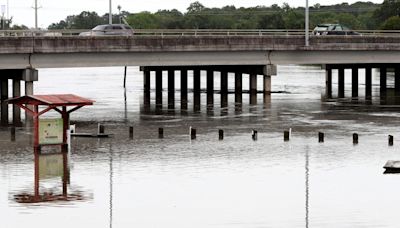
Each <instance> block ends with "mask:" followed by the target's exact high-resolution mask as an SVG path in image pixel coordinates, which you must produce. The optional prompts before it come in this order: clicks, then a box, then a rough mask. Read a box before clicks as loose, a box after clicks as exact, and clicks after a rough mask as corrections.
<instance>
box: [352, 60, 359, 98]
mask: <svg viewBox="0 0 400 228" xmlns="http://www.w3.org/2000/svg"><path fill="white" fill-rule="evenodd" d="M351 96H352V97H353V98H355V97H358V67H356V66H353V67H352V68H351Z"/></svg>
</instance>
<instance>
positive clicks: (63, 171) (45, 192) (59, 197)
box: [13, 153, 86, 204]
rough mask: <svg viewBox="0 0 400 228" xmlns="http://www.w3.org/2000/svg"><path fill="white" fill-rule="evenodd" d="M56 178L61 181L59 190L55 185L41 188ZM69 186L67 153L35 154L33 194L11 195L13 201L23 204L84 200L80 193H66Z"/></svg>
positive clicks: (84, 197)
mask: <svg viewBox="0 0 400 228" xmlns="http://www.w3.org/2000/svg"><path fill="white" fill-rule="evenodd" d="M57 178H60V179H61V183H62V185H61V189H60V188H59V187H57V186H59V185H57V184H55V185H54V186H52V187H51V188H44V187H41V184H40V183H41V182H47V183H53V182H52V180H54V179H57ZM69 184H70V170H69V165H68V154H67V153H52V154H35V155H34V186H33V193H31V192H27V191H23V192H20V193H17V194H15V195H13V199H14V200H15V202H17V203H23V204H31V203H43V202H61V201H82V200H86V196H84V194H83V193H82V192H78V191H75V192H72V193H68V185H69ZM60 190H61V191H60Z"/></svg>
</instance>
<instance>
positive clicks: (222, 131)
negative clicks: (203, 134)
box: [218, 129, 224, 140]
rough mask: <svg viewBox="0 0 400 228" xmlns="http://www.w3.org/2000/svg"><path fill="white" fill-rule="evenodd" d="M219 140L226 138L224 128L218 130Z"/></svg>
mask: <svg viewBox="0 0 400 228" xmlns="http://www.w3.org/2000/svg"><path fill="white" fill-rule="evenodd" d="M218 135H219V140H224V130H222V129H220V130H218Z"/></svg>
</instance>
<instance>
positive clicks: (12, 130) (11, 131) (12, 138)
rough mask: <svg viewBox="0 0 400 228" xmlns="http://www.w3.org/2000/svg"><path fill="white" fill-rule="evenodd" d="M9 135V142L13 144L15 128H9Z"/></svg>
mask: <svg viewBox="0 0 400 228" xmlns="http://www.w3.org/2000/svg"><path fill="white" fill-rule="evenodd" d="M10 133H11V142H15V126H12V127H11V129H10Z"/></svg>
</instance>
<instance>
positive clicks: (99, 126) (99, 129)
mask: <svg viewBox="0 0 400 228" xmlns="http://www.w3.org/2000/svg"><path fill="white" fill-rule="evenodd" d="M104 131H105V128H104V125H102V124H99V125H98V127H97V132H98V134H104Z"/></svg>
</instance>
